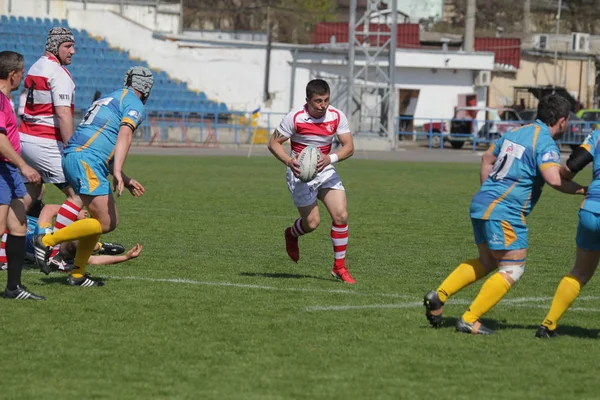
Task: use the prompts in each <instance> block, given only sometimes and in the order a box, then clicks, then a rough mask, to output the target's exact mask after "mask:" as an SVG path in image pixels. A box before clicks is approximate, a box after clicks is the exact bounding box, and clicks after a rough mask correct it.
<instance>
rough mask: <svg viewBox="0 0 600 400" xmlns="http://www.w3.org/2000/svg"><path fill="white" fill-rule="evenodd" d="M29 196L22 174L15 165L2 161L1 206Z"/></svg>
mask: <svg viewBox="0 0 600 400" xmlns="http://www.w3.org/2000/svg"><path fill="white" fill-rule="evenodd" d="M26 194H27V190H26V189H25V184H24V183H23V177H22V176H21V172H20V171H19V169H18V168H17V167H15V166H14V165H12V164H10V163H7V162H4V161H0V204H10V203H11V201H12V200H13V199H22V198H23V197H25V195H26Z"/></svg>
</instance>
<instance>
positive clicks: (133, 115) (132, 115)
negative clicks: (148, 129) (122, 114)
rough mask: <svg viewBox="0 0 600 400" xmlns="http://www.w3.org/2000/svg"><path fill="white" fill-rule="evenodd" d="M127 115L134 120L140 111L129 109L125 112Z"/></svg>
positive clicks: (137, 117) (138, 117)
mask: <svg viewBox="0 0 600 400" xmlns="http://www.w3.org/2000/svg"><path fill="white" fill-rule="evenodd" d="M127 115H128V116H130V117H131V118H133V119H135V120H136V121H138V120H139V119H140V113H139V112H137V111H135V110H131V111H129V112H128V113H127Z"/></svg>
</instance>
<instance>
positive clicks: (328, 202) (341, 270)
mask: <svg viewBox="0 0 600 400" xmlns="http://www.w3.org/2000/svg"><path fill="white" fill-rule="evenodd" d="M318 197H319V200H321V201H322V202H323V204H324V205H325V207H326V208H327V212H328V213H329V215H330V216H331V230H330V236H331V242H332V245H333V260H334V261H333V267H332V269H331V275H333V276H334V277H335V278H338V279H340V280H342V281H343V282H345V283H350V284H355V283H356V280H354V278H353V277H352V275H350V272H349V271H348V268H347V266H346V250H347V248H348V200H347V198H346V191H345V190H344V188H343V186H341V182H340V185H338V186H335V185H334V187H330V188H324V189H321V190H319V196H318Z"/></svg>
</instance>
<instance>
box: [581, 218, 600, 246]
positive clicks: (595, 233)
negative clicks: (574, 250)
mask: <svg viewBox="0 0 600 400" xmlns="http://www.w3.org/2000/svg"><path fill="white" fill-rule="evenodd" d="M575 243H577V247H579V248H580V249H583V250H587V251H600V214H596V213H593V212H591V211H587V210H579V224H578V225H577V236H576V237H575Z"/></svg>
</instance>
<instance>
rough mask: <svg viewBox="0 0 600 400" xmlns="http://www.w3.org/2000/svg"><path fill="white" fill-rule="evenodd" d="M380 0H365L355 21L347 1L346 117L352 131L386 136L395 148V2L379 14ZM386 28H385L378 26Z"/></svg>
mask: <svg viewBox="0 0 600 400" xmlns="http://www.w3.org/2000/svg"><path fill="white" fill-rule="evenodd" d="M381 3H382V0H369V2H368V7H367V10H366V12H365V14H364V15H363V16H362V17H361V18H359V19H358V20H357V18H356V17H357V16H356V9H357V0H351V1H350V21H349V44H350V46H349V50H348V87H347V91H348V95H347V99H348V105H347V110H346V112H347V115H348V118H349V119H350V121H352V122H351V125H352V126H353V130H354V131H355V132H364V131H370V132H376V133H379V135H381V136H387V137H388V138H389V140H390V145H391V147H392V149H395V148H396V135H395V131H396V129H395V125H396V123H395V114H396V113H395V107H396V90H395V86H394V83H395V79H396V76H395V75H396V44H397V43H396V42H397V30H398V29H397V16H398V6H397V0H389V1H387V4H388V5H389V8H390V10H389V11H388V12H386V13H382V12H381V11H380V4H381ZM384 26H387V29H382V27H384Z"/></svg>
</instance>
